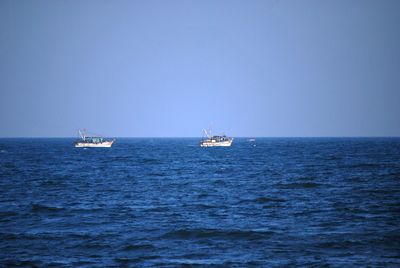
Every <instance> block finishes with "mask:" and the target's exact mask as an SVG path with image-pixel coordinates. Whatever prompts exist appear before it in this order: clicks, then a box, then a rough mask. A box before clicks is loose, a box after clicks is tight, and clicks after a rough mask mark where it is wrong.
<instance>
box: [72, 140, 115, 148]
mask: <svg viewBox="0 0 400 268" xmlns="http://www.w3.org/2000/svg"><path fill="white" fill-rule="evenodd" d="M113 143H114V141H104V142H100V143H90V142H77V143H75V147H77V148H87V147H94V148H110V147H111V146H112V144H113Z"/></svg>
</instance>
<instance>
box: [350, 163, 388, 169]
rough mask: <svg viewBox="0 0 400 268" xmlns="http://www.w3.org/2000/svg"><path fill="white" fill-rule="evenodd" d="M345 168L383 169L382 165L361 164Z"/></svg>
mask: <svg viewBox="0 0 400 268" xmlns="http://www.w3.org/2000/svg"><path fill="white" fill-rule="evenodd" d="M344 167H347V168H379V167H381V164H377V163H359V164H353V165H345V166H344Z"/></svg>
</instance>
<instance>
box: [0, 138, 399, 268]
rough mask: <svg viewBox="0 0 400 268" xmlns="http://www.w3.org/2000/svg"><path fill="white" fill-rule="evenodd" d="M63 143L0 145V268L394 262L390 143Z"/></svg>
mask: <svg viewBox="0 0 400 268" xmlns="http://www.w3.org/2000/svg"><path fill="white" fill-rule="evenodd" d="M72 142H73V140H72V139H0V266H13V265H16V266H40V267H41V266H50V265H53V266H55V267H60V266H87V267H96V266H131V267H147V266H149V267H151V266H155V267H180V266H186V265H187V266H191V265H193V266H196V265H199V266H212V265H215V266H224V267H225V266H226V267H260V266H261V267H281V266H282V267H286V266H306V267H313V266H314V267H321V266H322V267H325V266H326V267H366V266H372V267H396V266H397V267H399V266H400V139H398V138H387V139H383V138H382V139H372V138H365V139H341V138H332V139H322V138H304V139H295V138H290V139H280V138H268V139H267V138H266V139H257V140H256V142H255V143H254V144H253V143H250V142H248V141H247V139H236V140H235V141H234V144H233V146H232V147H230V148H200V147H199V146H198V139H118V140H117V142H116V143H115V145H114V146H113V147H112V148H110V149H106V148H96V149H93V148H92V149H82V148H74V147H73V144H72ZM254 145H256V146H254Z"/></svg>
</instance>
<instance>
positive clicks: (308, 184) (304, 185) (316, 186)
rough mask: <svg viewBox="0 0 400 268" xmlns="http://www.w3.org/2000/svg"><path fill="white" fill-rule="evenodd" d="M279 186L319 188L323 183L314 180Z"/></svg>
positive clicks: (286, 187)
mask: <svg viewBox="0 0 400 268" xmlns="http://www.w3.org/2000/svg"><path fill="white" fill-rule="evenodd" d="M279 186H280V187H282V188H285V189H301V188H318V187H320V186H322V184H319V183H314V182H303V183H287V184H279Z"/></svg>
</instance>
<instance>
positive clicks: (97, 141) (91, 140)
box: [75, 130, 115, 148]
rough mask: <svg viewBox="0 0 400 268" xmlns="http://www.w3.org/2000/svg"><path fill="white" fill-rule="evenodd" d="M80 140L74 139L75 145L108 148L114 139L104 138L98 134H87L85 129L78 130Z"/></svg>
mask: <svg viewBox="0 0 400 268" xmlns="http://www.w3.org/2000/svg"><path fill="white" fill-rule="evenodd" d="M78 132H79V136H80V137H81V139H80V140H77V141H75V147H79V148H88V147H103V148H109V147H111V146H112V145H113V143H114V141H115V140H108V139H104V138H103V137H100V136H88V135H87V132H86V131H85V130H79V131H78Z"/></svg>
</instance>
